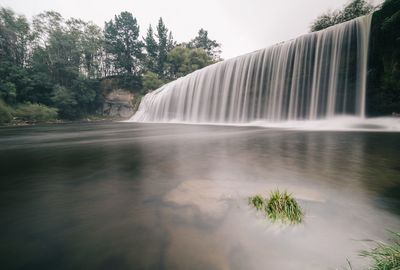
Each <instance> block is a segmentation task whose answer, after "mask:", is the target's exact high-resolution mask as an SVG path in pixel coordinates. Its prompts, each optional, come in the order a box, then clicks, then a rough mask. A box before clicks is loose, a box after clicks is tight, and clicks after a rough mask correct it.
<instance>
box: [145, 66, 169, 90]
mask: <svg viewBox="0 0 400 270" xmlns="http://www.w3.org/2000/svg"><path fill="white" fill-rule="evenodd" d="M163 84H164V81H163V80H161V79H160V78H159V77H158V75H157V74H156V73H154V72H151V71H148V72H146V73H145V74H144V75H143V89H144V90H145V91H149V90H155V89H157V88H159V87H160V86H161V85H163Z"/></svg>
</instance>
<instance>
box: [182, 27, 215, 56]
mask: <svg viewBox="0 0 400 270" xmlns="http://www.w3.org/2000/svg"><path fill="white" fill-rule="evenodd" d="M189 48H198V49H203V50H204V51H205V52H206V53H207V55H208V56H209V57H210V58H211V59H212V60H213V61H219V60H220V54H221V44H219V43H218V42H217V41H216V40H212V39H210V38H209V37H208V31H206V30H204V29H203V28H201V29H200V30H199V32H198V34H197V36H196V37H195V38H194V39H192V40H191V41H190V42H189Z"/></svg>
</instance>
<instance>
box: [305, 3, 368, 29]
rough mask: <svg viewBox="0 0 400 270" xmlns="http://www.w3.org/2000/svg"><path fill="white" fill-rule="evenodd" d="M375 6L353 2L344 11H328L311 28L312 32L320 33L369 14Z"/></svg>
mask: <svg viewBox="0 0 400 270" xmlns="http://www.w3.org/2000/svg"><path fill="white" fill-rule="evenodd" d="M372 10H373V6H372V5H371V4H369V3H368V2H367V1H365V0H352V1H351V2H350V3H349V4H347V5H346V6H345V7H344V8H343V9H342V10H335V11H328V12H326V13H324V14H322V15H321V16H319V17H318V18H317V19H316V20H315V21H314V22H313V23H312V24H311V27H310V30H311V32H315V31H319V30H322V29H325V28H328V27H330V26H333V25H336V24H338V23H343V22H347V21H350V20H352V19H355V18H357V17H360V16H363V15H366V14H369V13H370V12H371V11H372Z"/></svg>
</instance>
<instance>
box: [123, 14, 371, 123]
mask: <svg viewBox="0 0 400 270" xmlns="http://www.w3.org/2000/svg"><path fill="white" fill-rule="evenodd" d="M370 24H371V15H368V16H364V17H360V18H357V19H355V20H352V21H349V22H346V23H342V24H339V25H336V26H333V27H330V28H327V29H325V30H322V31H319V32H315V33H310V34H306V35H304V36H301V37H299V38H296V39H293V40H289V41H286V42H283V43H279V44H276V45H274V46H272V47H269V48H266V49H262V50H259V51H255V52H253V53H249V54H246V55H242V56H239V57H236V58H233V59H229V60H225V61H223V62H219V63H216V64H214V65H211V66H208V67H206V68H203V69H201V70H198V71H195V72H193V73H191V74H189V75H187V76H185V77H182V78H180V79H177V80H175V81H172V82H170V83H168V84H166V85H164V86H162V87H160V88H159V89H157V90H155V91H153V92H151V93H149V94H147V95H146V96H145V97H144V98H143V100H142V102H141V104H140V106H139V110H138V111H137V113H136V114H135V115H134V116H133V117H132V118H131V119H130V120H131V121H135V122H171V121H174V122H175V121H178V122H189V123H248V122H252V121H271V122H279V121H287V120H316V119H327V118H331V117H334V116H337V115H353V116H359V117H364V116H365V92H366V73H367V59H368V41H369V32H370Z"/></svg>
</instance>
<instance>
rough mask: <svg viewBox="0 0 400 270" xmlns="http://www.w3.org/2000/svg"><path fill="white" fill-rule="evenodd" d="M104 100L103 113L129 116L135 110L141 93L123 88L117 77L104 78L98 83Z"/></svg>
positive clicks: (114, 115) (121, 116) (113, 115)
mask: <svg viewBox="0 0 400 270" xmlns="http://www.w3.org/2000/svg"><path fill="white" fill-rule="evenodd" d="M100 87H101V91H102V94H103V98H104V102H103V106H102V109H101V113H102V114H103V115H107V116H112V117H119V118H130V117H131V116H132V115H133V114H134V113H135V112H136V110H137V107H138V105H139V103H140V99H141V95H140V94H139V93H136V91H132V90H127V89H123V88H121V86H120V82H119V80H118V78H106V79H103V80H102V81H101V83H100Z"/></svg>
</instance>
